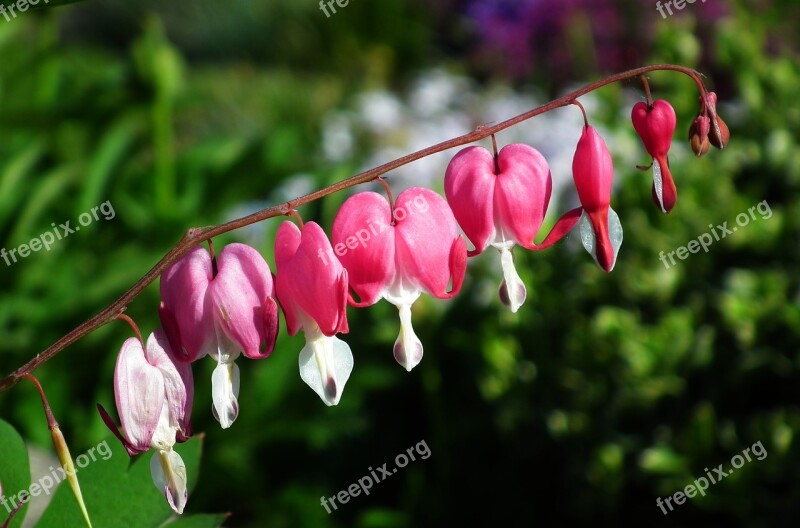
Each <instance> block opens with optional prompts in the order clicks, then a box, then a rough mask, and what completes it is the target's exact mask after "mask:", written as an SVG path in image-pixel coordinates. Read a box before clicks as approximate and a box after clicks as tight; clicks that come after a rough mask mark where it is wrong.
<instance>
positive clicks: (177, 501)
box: [150, 449, 189, 515]
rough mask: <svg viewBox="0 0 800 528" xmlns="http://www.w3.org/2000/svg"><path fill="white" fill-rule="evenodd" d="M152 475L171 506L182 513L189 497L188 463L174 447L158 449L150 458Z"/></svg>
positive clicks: (178, 512)
mask: <svg viewBox="0 0 800 528" xmlns="http://www.w3.org/2000/svg"><path fill="white" fill-rule="evenodd" d="M150 475H151V476H152V477H153V483H155V485H156V488H158V490H159V491H160V492H161V493H163V494H164V497H165V498H166V499H167V502H168V503H169V505H170V507H171V508H172V509H173V510H175V513H177V514H178V515H181V514H182V513H183V509H184V507H185V506H186V501H187V500H188V498H189V492H188V490H187V489H186V465H185V464H184V463H183V459H182V458H181V456H180V455H179V454H178V453H177V452H175V451H173V450H172V449H166V450H165V449H157V450H155V451H153V457H152V458H151V459H150Z"/></svg>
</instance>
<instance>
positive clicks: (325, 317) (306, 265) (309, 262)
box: [275, 222, 348, 336]
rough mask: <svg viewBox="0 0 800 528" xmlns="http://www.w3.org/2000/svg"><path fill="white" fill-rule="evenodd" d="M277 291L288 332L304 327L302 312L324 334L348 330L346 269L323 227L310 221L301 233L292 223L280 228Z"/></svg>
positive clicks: (277, 239) (276, 258)
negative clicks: (335, 253)
mask: <svg viewBox="0 0 800 528" xmlns="http://www.w3.org/2000/svg"><path fill="white" fill-rule="evenodd" d="M275 263H276V266H277V269H278V276H277V278H276V292H277V295H278V300H279V301H280V303H281V306H282V307H283V310H284V313H285V314H286V323H287V326H288V329H289V335H294V334H296V333H297V331H298V330H299V329H300V328H301V326H302V314H306V315H307V316H308V317H309V318H311V319H312V320H313V321H315V322H316V324H317V325H319V327H320V330H321V331H322V333H323V334H325V335H328V336H332V335H334V334H336V333H347V332H348V325H347V284H348V282H347V281H348V277H347V271H346V270H345V269H344V268H343V267H342V264H341V263H340V262H339V260H338V259H337V258H336V255H334V253H333V248H332V247H331V244H330V241H329V240H328V237H327V236H326V235H325V232H324V231H323V230H322V228H321V227H320V226H319V225H318V224H316V223H314V222H308V223H306V224H305V225H304V226H303V230H302V232H301V231H300V230H299V229H298V228H297V226H295V225H294V224H293V223H292V222H284V223H283V224H281V226H280V228H278V235H277V237H276V239H275Z"/></svg>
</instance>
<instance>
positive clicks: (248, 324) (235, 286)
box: [159, 244, 278, 428]
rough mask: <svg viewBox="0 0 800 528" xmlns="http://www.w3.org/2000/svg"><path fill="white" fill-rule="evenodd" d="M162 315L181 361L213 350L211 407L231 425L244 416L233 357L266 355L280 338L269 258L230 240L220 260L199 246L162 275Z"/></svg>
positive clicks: (224, 422) (237, 369) (222, 422)
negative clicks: (213, 365) (237, 418)
mask: <svg viewBox="0 0 800 528" xmlns="http://www.w3.org/2000/svg"><path fill="white" fill-rule="evenodd" d="M159 315H160V317H161V323H162V325H163V326H164V329H165V330H166V332H167V335H168V336H169V338H170V343H171V344H172V347H173V349H174V350H176V353H177V354H178V355H179V358H180V359H182V360H184V361H195V360H196V359H199V358H202V357H203V356H205V355H206V354H208V355H210V356H211V357H212V358H214V359H215V360H216V361H217V367H216V368H215V369H214V373H213V375H212V378H211V382H212V395H213V402H214V406H213V407H212V411H213V413H214V417H215V418H216V419H217V421H219V423H220V425H221V426H222V427H223V428H228V427H230V426H231V425H232V424H233V422H234V420H236V417H237V416H238V414H239V402H238V400H237V398H238V395H239V367H238V366H236V364H235V363H234V361H235V360H236V358H238V357H239V355H240V354H241V353H243V354H244V355H245V356H246V357H248V358H250V359H263V358H266V357H267V356H269V355H270V354H271V353H272V350H273V349H274V348H275V340H276V339H277V337H278V305H277V302H276V301H275V296H274V287H273V282H272V273H271V272H270V270H269V266H268V265H267V263H266V262H265V261H264V258H263V257H262V256H261V255H260V254H259V253H258V251H256V250H255V249H253V248H251V247H250V246H247V245H245V244H229V245H228V246H226V247H225V248H224V249H223V250H222V251H221V252H220V254H219V257H217V258H216V259H212V258H211V255H210V254H209V252H208V251H206V250H205V249H203V248H202V247H200V246H198V247H196V248H194V249H193V250H192V251H190V252H189V253H187V254H186V255H185V256H184V257H183V258H182V259H181V260H179V261H178V262H176V263H175V264H173V265H172V266H170V267H169V268H168V269H167V270H166V271H165V272H164V273H163V275H162V276H161V306H160V308H159Z"/></svg>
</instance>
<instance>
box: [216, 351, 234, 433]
mask: <svg viewBox="0 0 800 528" xmlns="http://www.w3.org/2000/svg"><path fill="white" fill-rule="evenodd" d="M211 397H212V400H213V402H214V404H213V406H212V411H213V414H214V418H216V419H217V421H218V422H219V424H220V425H221V426H222V428H223V429H227V428H229V427H230V426H231V425H233V422H234V421H235V420H236V417H237V416H239V401H238V399H237V398H238V397H239V367H238V366H237V365H236V363H233V362H231V363H224V362H219V363H218V364H217V367H216V368H215V369H214V372H213V373H212V374H211Z"/></svg>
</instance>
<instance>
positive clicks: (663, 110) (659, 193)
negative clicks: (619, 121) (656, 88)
mask: <svg viewBox="0 0 800 528" xmlns="http://www.w3.org/2000/svg"><path fill="white" fill-rule="evenodd" d="M631 121H633V128H634V129H636V133H637V134H639V137H640V138H641V140H642V143H643V144H644V148H645V149H646V150H647V153H648V154H650V156H652V157H653V201H655V203H656V205H657V206H658V207H659V208H660V209H661V211H662V212H664V213H668V212H670V211H671V210H672V208H673V207H674V206H675V202H676V201H677V200H678V190H677V189H676V187H675V182H674V181H673V180H672V173H671V172H670V170H669V158H668V157H667V153H668V152H669V147H670V145H672V135H673V134H674V133H675V126H676V124H677V120H676V117H675V109H673V108H672V105H671V104H669V103H668V102H667V101H665V100H663V99H659V100H657V101H655V102H653V104H652V105H650V106H648V105H647V104H646V103H643V102H638V103H636V104H635V105H633V110H632V111H631Z"/></svg>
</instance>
